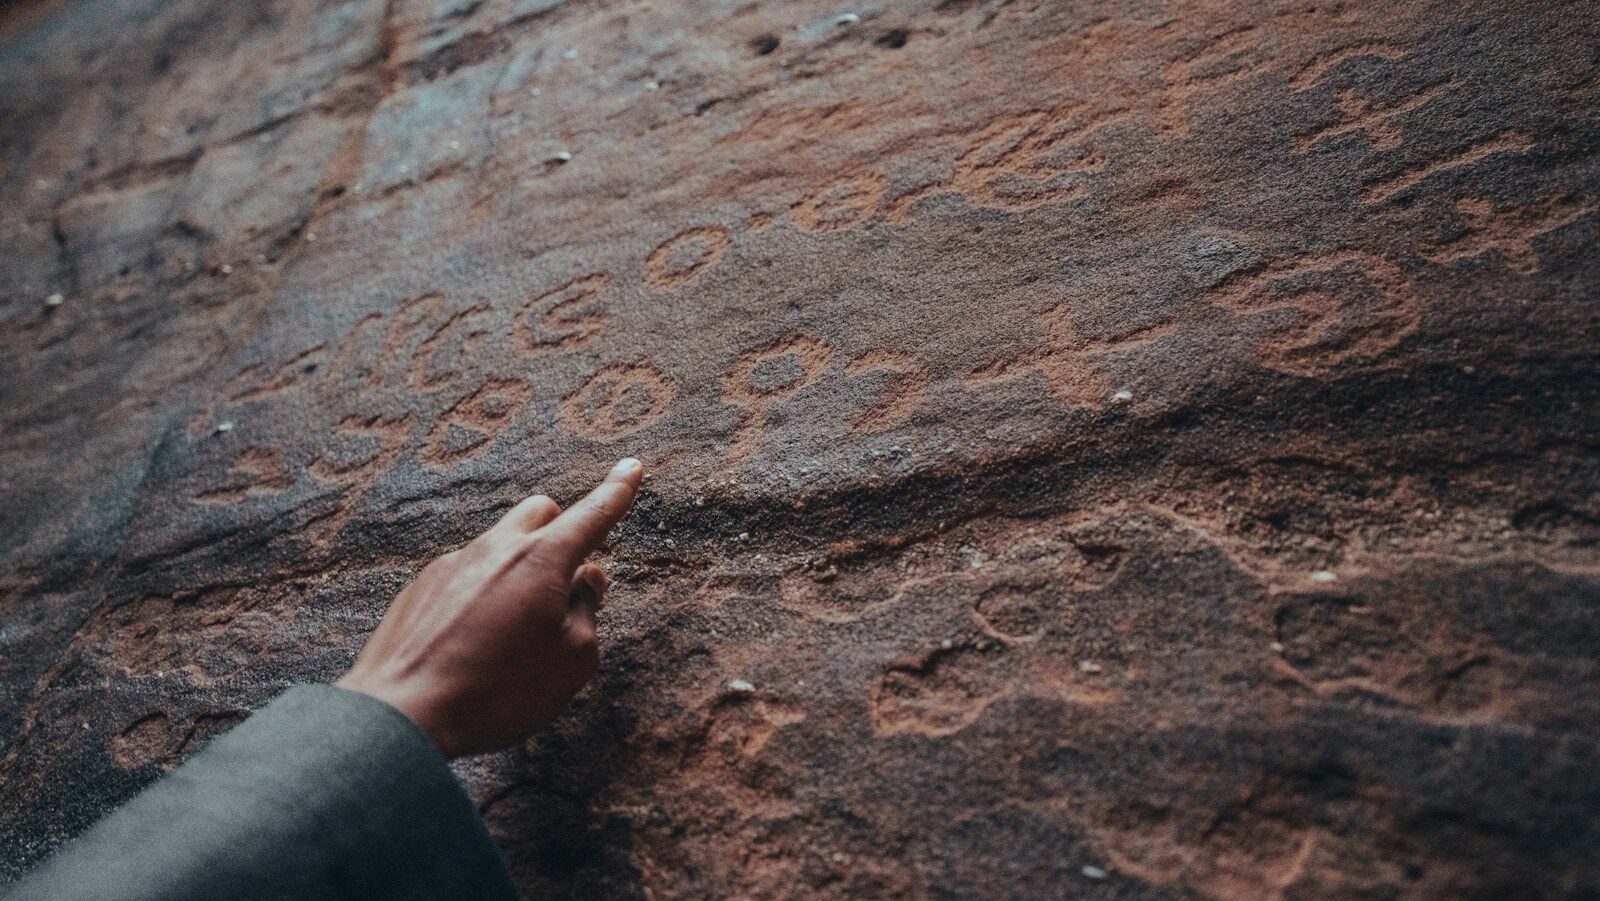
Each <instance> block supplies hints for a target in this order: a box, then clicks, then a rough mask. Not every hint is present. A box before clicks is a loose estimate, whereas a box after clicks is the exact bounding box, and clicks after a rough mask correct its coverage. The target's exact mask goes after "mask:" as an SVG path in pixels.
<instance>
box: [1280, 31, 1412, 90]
mask: <svg viewBox="0 0 1600 901" xmlns="http://www.w3.org/2000/svg"><path fill="white" fill-rule="evenodd" d="M1408 55H1409V54H1408V53H1407V51H1406V50H1404V49H1403V48H1400V47H1395V46H1393V45H1390V44H1382V43H1361V44H1353V45H1351V46H1349V47H1340V48H1339V49H1337V50H1331V51H1329V52H1327V53H1324V54H1321V55H1319V56H1316V57H1313V58H1312V59H1311V61H1310V62H1308V63H1306V64H1305V65H1304V66H1302V67H1300V70H1299V71H1298V72H1296V73H1294V74H1293V75H1291V76H1290V77H1289V89H1290V90H1292V91H1294V92H1295V93H1297V94H1298V93H1301V92H1304V91H1309V90H1311V89H1312V88H1314V87H1316V86H1317V85H1318V84H1319V83H1320V82H1322V80H1323V79H1325V78H1327V77H1328V75H1329V74H1330V73H1331V72H1333V70H1335V69H1337V68H1339V67H1340V66H1342V65H1344V64H1345V63H1346V62H1348V61H1350V60H1352V59H1383V60H1389V61H1391V62H1393V61H1398V60H1402V59H1405V58H1406V57H1407V56H1408Z"/></svg>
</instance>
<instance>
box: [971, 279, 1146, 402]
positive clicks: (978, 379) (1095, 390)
mask: <svg viewBox="0 0 1600 901" xmlns="http://www.w3.org/2000/svg"><path fill="white" fill-rule="evenodd" d="M1039 321H1040V325H1041V326H1042V327H1043V330H1044V332H1045V339H1044V341H1043V342H1042V343H1041V346H1040V347H1039V349H1037V350H1035V351H1033V352H1032V353H1029V354H1027V355H1026V356H1024V357H1021V358H1019V359H1015V360H1006V361H1003V362H1001V363H1000V364H998V365H994V366H990V367H986V368H982V369H978V370H975V371H973V372H972V373H970V374H969V375H968V376H967V378H966V380H965V382H966V384H968V385H971V386H975V387H982V386H983V385H986V384H990V383H993V382H996V381H1000V380H1003V379H1012V378H1016V377H1017V376H1019V375H1023V374H1026V373H1028V372H1037V373H1039V374H1040V375H1042V376H1044V379H1045V381H1046V382H1047V383H1048V384H1049V386H1050V391H1051V393H1052V394H1054V395H1055V396H1056V398H1057V399H1059V400H1060V401H1061V402H1062V403H1064V404H1068V405H1070V406H1077V407H1090V408H1099V407H1103V406H1104V405H1105V404H1106V403H1107V402H1108V401H1109V400H1110V395H1111V393H1112V390H1113V389H1112V386H1111V385H1109V384H1108V383H1107V382H1106V380H1105V379H1104V378H1103V377H1102V376H1101V375H1100V373H1099V372H1098V371H1097V370H1096V369H1095V368H1094V366H1093V365H1092V363H1091V362H1090V358H1091V357H1092V356H1096V355H1101V354H1115V353H1126V352H1129V351H1134V350H1137V349H1138V348H1140V347H1144V346H1146V345H1149V344H1152V343H1154V342H1156V341H1160V340H1162V339H1163V338H1166V337H1168V336H1169V335H1171V334H1173V333H1174V332H1175V331H1176V330H1177V324H1176V323H1164V324H1160V325H1154V326H1147V327H1144V328H1141V329H1138V330H1136V331H1134V332H1131V333H1128V334H1124V335H1121V336H1118V337H1115V338H1104V339H1095V340H1090V339H1086V338H1084V337H1083V336H1082V335H1080V334H1078V330H1077V328H1076V326H1074V324H1073V313H1072V308H1071V307H1070V306H1069V305H1062V306H1059V307H1056V308H1054V309H1052V310H1049V311H1048V312H1046V313H1044V314H1043V315H1042V316H1040V318H1039Z"/></svg>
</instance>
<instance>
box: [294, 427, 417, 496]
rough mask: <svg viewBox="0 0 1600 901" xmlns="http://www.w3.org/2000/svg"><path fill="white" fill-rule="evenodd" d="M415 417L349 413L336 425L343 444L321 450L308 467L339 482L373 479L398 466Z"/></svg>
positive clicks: (326, 479) (316, 474)
mask: <svg viewBox="0 0 1600 901" xmlns="http://www.w3.org/2000/svg"><path fill="white" fill-rule="evenodd" d="M414 418H415V417H414V416H413V415H412V414H410V413H406V414H404V415H400V416H347V417H345V418H344V419H343V420H342V421H341V422H340V423H339V424H338V425H337V426H335V427H334V429H333V435H334V437H336V438H339V439H343V440H342V442H341V446H339V447H331V448H328V449H326V450H324V451H323V452H322V453H321V454H319V455H318V456H317V457H316V459H314V460H312V461H311V463H310V464H309V465H308V466H307V467H306V470H307V471H308V472H310V473H311V475H312V476H313V477H315V478H317V479H319V480H321V481H324V482H329V483H332V484H335V485H356V484H363V483H367V482H370V481H371V480H372V478H373V477H374V476H376V475H377V474H379V473H382V472H385V471H387V470H388V469H389V468H390V467H392V466H394V464H395V461H396V460H398V459H399V457H400V453H401V452H402V451H403V450H405V447H406V437H407V435H409V434H410V431H411V424H412V421H413V419H414Z"/></svg>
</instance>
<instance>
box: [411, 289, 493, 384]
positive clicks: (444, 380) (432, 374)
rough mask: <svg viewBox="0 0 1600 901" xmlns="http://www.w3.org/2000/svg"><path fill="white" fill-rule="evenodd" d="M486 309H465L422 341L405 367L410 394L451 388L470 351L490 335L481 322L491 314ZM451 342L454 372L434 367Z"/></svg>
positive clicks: (480, 307)
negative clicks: (454, 362) (454, 358)
mask: <svg viewBox="0 0 1600 901" xmlns="http://www.w3.org/2000/svg"><path fill="white" fill-rule="evenodd" d="M491 312H492V310H491V309H490V308H489V307H488V306H482V305H480V306H475V307H468V308H467V309H465V310H462V311H461V312H459V313H455V314H453V315H451V316H450V318H448V319H446V320H445V321H444V322H443V323H441V324H440V325H439V327H437V328H435V329H434V330H433V331H432V332H430V333H429V334H428V337H426V338H424V339H423V341H422V344H421V345H420V346H419V347H418V348H417V350H416V353H414V354H412V356H411V361H410V362H409V363H408V364H407V365H406V387H408V388H410V389H411V390H412V391H416V392H420V393H429V392H432V391H437V390H439V389H441V388H443V387H445V386H446V385H448V384H450V382H451V381H453V380H454V379H455V377H456V376H458V374H459V373H460V371H461V369H462V368H463V367H462V364H463V363H464V362H466V361H467V360H469V359H470V355H471V354H472V352H473V350H474V349H475V348H476V347H477V346H478V344H479V343H480V342H482V341H483V339H484V338H485V337H487V336H488V335H490V334H491V331H490V327H489V326H488V325H485V324H484V320H485V318H486V317H488V316H489V315H490V314H491ZM452 338H453V339H454V355H455V356H456V357H457V358H458V359H457V361H456V365H455V367H454V368H444V367H437V366H436V365H435V363H436V361H437V360H438V358H439V355H440V354H441V353H444V352H446V351H447V350H448V349H449V347H450V344H451V341H452Z"/></svg>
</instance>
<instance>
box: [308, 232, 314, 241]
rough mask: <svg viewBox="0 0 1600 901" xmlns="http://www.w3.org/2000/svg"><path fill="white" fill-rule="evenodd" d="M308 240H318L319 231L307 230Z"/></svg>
mask: <svg viewBox="0 0 1600 901" xmlns="http://www.w3.org/2000/svg"><path fill="white" fill-rule="evenodd" d="M306 240H307V241H315V240H317V233H316V232H306Z"/></svg>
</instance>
